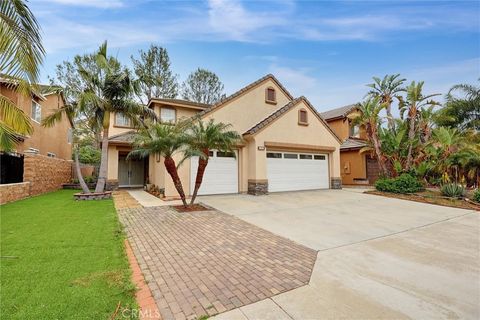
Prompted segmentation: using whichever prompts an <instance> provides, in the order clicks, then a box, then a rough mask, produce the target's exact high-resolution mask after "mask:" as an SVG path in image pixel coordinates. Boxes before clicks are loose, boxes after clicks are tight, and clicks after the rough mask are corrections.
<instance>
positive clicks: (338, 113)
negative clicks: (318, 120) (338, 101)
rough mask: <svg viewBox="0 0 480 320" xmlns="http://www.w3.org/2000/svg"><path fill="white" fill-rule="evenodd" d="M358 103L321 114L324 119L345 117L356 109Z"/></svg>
mask: <svg viewBox="0 0 480 320" xmlns="http://www.w3.org/2000/svg"><path fill="white" fill-rule="evenodd" d="M356 106H357V105H356V104H349V105H348V106H344V107H340V108H336V109H332V110H328V111H325V112H322V113H321V115H322V117H323V119H325V120H330V119H335V118H343V117H345V116H346V115H347V114H348V113H349V112H350V111H352V109H354V108H355V107H356Z"/></svg>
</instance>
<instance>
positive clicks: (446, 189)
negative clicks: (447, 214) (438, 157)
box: [440, 183, 465, 198]
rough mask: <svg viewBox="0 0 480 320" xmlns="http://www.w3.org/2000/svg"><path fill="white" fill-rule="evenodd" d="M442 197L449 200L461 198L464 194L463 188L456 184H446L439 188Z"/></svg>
mask: <svg viewBox="0 0 480 320" xmlns="http://www.w3.org/2000/svg"><path fill="white" fill-rule="evenodd" d="M440 192H441V193H442V195H444V196H446V197H449V198H461V197H463V195H464V194H465V188H464V187H463V186H462V185H460V184H456V183H446V184H444V185H442V187H441V188H440Z"/></svg>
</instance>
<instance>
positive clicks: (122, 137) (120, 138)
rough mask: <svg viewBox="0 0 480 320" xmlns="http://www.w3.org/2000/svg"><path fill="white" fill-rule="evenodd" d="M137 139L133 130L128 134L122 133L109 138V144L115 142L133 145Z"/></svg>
mask: <svg viewBox="0 0 480 320" xmlns="http://www.w3.org/2000/svg"><path fill="white" fill-rule="evenodd" d="M134 137H135V131H134V130H131V131H128V132H124V133H120V134H116V135H113V136H111V137H109V138H108V142H115V143H132V142H133V139H134Z"/></svg>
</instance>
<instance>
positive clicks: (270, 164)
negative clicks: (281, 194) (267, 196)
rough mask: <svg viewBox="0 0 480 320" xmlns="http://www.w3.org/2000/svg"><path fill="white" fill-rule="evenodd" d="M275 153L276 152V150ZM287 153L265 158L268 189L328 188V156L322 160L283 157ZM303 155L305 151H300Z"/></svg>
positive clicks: (274, 190) (271, 190)
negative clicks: (277, 156)
mask: <svg viewBox="0 0 480 320" xmlns="http://www.w3.org/2000/svg"><path fill="white" fill-rule="evenodd" d="M276 153H277V152H276ZM285 154H288V153H282V158H267V178H268V190H269V191H270V192H277V191H294V190H311V189H328V187H329V183H328V180H329V177H328V160H327V159H328V157H327V155H323V154H321V155H322V156H324V160H314V159H313V155H317V156H318V155H320V154H309V155H312V159H301V158H300V157H297V159H285V158H284V156H285ZM301 154H303V155H305V153H301Z"/></svg>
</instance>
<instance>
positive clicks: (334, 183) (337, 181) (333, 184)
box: [330, 178, 342, 189]
mask: <svg viewBox="0 0 480 320" xmlns="http://www.w3.org/2000/svg"><path fill="white" fill-rule="evenodd" d="M330 188H331V189H342V178H331V179H330Z"/></svg>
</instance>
